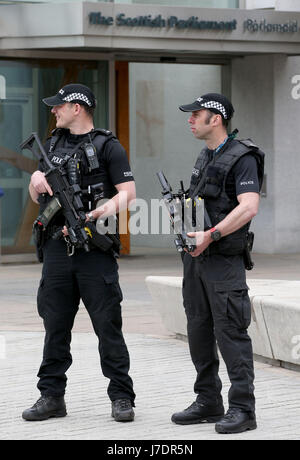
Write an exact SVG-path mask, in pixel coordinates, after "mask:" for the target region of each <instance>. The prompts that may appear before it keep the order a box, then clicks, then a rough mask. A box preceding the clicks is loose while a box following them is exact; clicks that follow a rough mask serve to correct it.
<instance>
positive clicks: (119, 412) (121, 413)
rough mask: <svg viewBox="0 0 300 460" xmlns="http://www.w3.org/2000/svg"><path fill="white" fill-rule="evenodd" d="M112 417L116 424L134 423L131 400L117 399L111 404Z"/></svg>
mask: <svg viewBox="0 0 300 460" xmlns="http://www.w3.org/2000/svg"><path fill="white" fill-rule="evenodd" d="M111 410H112V412H111V416H112V417H113V418H114V419H115V421H116V422H132V421H133V419H134V411H133V408H132V404H131V401H130V399H116V400H115V401H112V403H111Z"/></svg>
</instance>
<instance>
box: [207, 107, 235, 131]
mask: <svg viewBox="0 0 300 460" xmlns="http://www.w3.org/2000/svg"><path fill="white" fill-rule="evenodd" d="M207 112H208V115H207V117H206V120H205V123H206V124H207V125H208V123H209V122H210V120H211V118H212V116H213V115H219V114H218V113H215V112H212V111H211V110H209V109H208V110H207ZM220 116H221V119H222V125H223V126H224V127H225V128H228V125H229V120H225V118H223V117H222V115H220Z"/></svg>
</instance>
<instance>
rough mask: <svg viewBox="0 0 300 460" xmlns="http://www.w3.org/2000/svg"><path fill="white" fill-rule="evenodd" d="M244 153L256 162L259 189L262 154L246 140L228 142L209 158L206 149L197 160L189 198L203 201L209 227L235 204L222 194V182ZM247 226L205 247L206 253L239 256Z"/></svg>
mask: <svg viewBox="0 0 300 460" xmlns="http://www.w3.org/2000/svg"><path fill="white" fill-rule="evenodd" d="M246 154H251V155H253V156H254V157H255V159H256V161H257V171H258V180H259V187H260V189H261V186H262V182H263V176H264V153H263V152H262V151H261V150H260V149H259V148H258V147H257V146H256V145H255V144H253V142H252V141H251V140H250V139H245V140H236V139H229V140H228V141H227V142H226V144H225V145H224V146H223V147H222V148H221V149H220V151H219V152H218V153H215V154H214V156H213V158H212V159H211V158H210V155H209V151H208V148H207V147H205V148H204V149H203V150H202V151H201V153H200V155H199V157H198V159H197V162H196V164H195V167H194V174H193V177H192V180H191V184H190V189H189V196H190V197H191V198H194V197H195V196H199V197H201V198H203V199H204V203H205V208H206V210H207V212H208V214H209V217H210V219H211V223H212V226H213V227H214V226H215V225H217V224H218V223H219V222H220V221H221V220H223V219H224V218H225V217H226V216H227V215H228V214H229V213H230V212H231V211H232V210H233V209H234V208H235V207H236V206H237V205H238V201H237V199H236V197H235V198H234V199H233V198H231V197H229V196H228V194H227V193H226V180H227V177H228V173H229V172H230V170H231V169H232V167H233V166H234V165H235V164H236V162H237V161H238V160H239V159H240V158H241V157H242V156H244V155H246ZM250 223H251V222H248V223H247V224H246V225H244V226H243V227H241V228H240V229H238V230H236V231H235V232H233V233H231V234H230V235H227V236H225V237H223V238H221V239H220V240H219V241H217V242H212V243H211V244H210V245H209V253H211V254H224V255H237V254H242V253H243V251H244V249H245V245H246V235H247V231H248V230H249V227H250ZM207 228H208V227H206V228H205V229H207Z"/></svg>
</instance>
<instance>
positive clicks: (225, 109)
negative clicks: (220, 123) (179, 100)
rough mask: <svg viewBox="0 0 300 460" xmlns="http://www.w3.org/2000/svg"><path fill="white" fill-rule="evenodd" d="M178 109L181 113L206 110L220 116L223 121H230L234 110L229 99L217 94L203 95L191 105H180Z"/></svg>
mask: <svg viewBox="0 0 300 460" xmlns="http://www.w3.org/2000/svg"><path fill="white" fill-rule="evenodd" d="M179 109H180V110H182V111H183V112H196V111H197V110H203V109H207V110H210V111H211V112H214V113H217V114H219V115H221V116H222V117H223V118H224V120H230V118H232V116H233V112H234V108H233V106H232V104H231V102H230V101H229V99H227V97H225V96H223V95H222V94H218V93H207V94H204V95H203V96H201V97H198V99H196V101H195V102H192V103H191V104H187V105H181V106H180V107H179Z"/></svg>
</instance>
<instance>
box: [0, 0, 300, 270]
mask: <svg viewBox="0 0 300 460" xmlns="http://www.w3.org/2000/svg"><path fill="white" fill-rule="evenodd" d="M298 3H299V2H297V1H296V0H290V1H288V0H285V1H284V0H261V1H259V2H258V1H255V0H249V1H247V0H243V1H238V0H220V1H216V0H185V1H183V0H176V1H168V0H151V2H150V1H146V0H138V1H134V0H132V1H129V0H128V1H121V0H118V3H117V2H111V1H110V2H84V1H77V2H76V1H74V0H73V1H69V2H68V1H65V2H64V3H61V2H58V1H55V0H52V1H45V2H41V1H40V0H39V1H38V2H36V4H35V2H33V1H32V0H31V2H30V3H26V2H23V1H22V2H18V1H11V2H10V1H7V4H1V5H0V13H1V15H0V18H1V19H0V187H1V188H2V189H3V190H4V193H5V194H4V196H3V197H2V198H0V207H1V256H0V257H1V260H2V261H4V262H5V261H9V260H30V258H33V257H34V248H33V245H32V239H31V227H32V222H33V220H34V218H35V217H36V215H37V207H36V205H35V204H33V203H32V202H31V200H30V198H29V196H28V183H29V180H30V174H31V173H32V172H33V171H34V170H35V168H36V164H37V163H36V159H34V158H33V157H32V156H31V154H30V152H27V151H25V152H24V151H23V152H22V151H21V150H20V143H21V142H22V140H24V139H25V138H26V137H28V135H29V134H30V133H31V132H32V131H35V132H38V133H39V135H40V137H41V138H42V139H45V138H46V137H47V136H48V134H49V132H51V130H52V129H53V128H54V126H55V125H54V120H53V118H52V117H51V116H50V117H49V115H50V111H49V108H47V107H46V106H44V104H42V103H41V99H42V98H43V97H46V96H49V95H52V94H54V93H56V92H57V90H58V89H59V88H61V87H62V86H63V85H64V84H67V83H69V82H80V83H84V84H86V85H88V86H90V87H91V88H92V89H93V91H94V92H95V94H96V97H97V100H98V105H97V111H96V117H95V123H96V125H97V127H103V128H108V129H111V130H112V131H113V132H115V133H116V134H117V135H118V137H119V139H120V141H121V142H122V144H123V145H124V146H125V147H126V149H127V151H128V154H129V156H130V162H131V166H132V169H133V172H134V176H135V179H136V184H137V194H138V197H140V198H143V199H144V200H146V202H147V203H148V205H149V206H148V208H149V216H148V217H149V218H148V222H145V221H144V222H143V224H141V225H140V230H141V231H140V232H139V231H135V232H133V233H132V234H131V235H130V236H129V235H127V236H126V235H124V236H123V237H122V243H123V247H124V252H127V253H129V252H130V245H131V246H149V247H172V245H173V242H172V240H173V237H172V236H170V235H161V229H160V228H159V227H157V225H156V224H154V223H153V219H151V199H153V198H160V188H159V184H158V182H157V179H156V174H155V173H156V172H157V171H159V170H164V172H165V173H166V175H167V176H168V179H169V181H170V182H171V183H172V185H173V188H174V189H176V188H177V187H179V181H180V180H183V182H184V184H185V186H186V187H187V186H188V182H189V178H190V174H191V170H192V168H193V165H194V163H195V160H196V157H197V154H198V152H199V150H200V148H201V145H200V142H199V141H196V140H195V139H194V138H193V136H192V135H191V133H190V132H189V128H188V124H187V115H186V114H183V113H182V112H180V111H179V110H178V106H179V105H181V104H185V103H189V102H192V101H193V100H195V99H196V98H197V97H199V96H201V94H204V93H206V92H223V93H224V94H226V95H227V96H228V97H229V98H231V100H232V102H233V105H234V107H235V116H234V119H233V121H232V124H231V128H232V129H234V128H238V129H239V136H240V137H241V138H245V137H250V138H252V139H253V141H254V142H255V143H257V144H258V145H259V146H260V147H261V149H262V150H264V151H265V153H266V177H265V182H264V192H263V196H262V199H261V207H260V211H259V214H258V215H257V216H256V218H255V221H254V222H253V229H254V231H255V234H256V236H255V251H256V252H261V253H271V254H272V253H284V252H299V251H300V233H299V231H298V228H299V224H300V212H299V211H300V204H299V203H300V200H299V199H298V194H299V192H298V182H299V180H298V176H299V173H300V158H299V154H298V146H299V144H300V133H299V129H298V126H297V125H298V123H299V121H298V120H300V101H299V99H300V57H299V54H300V5H298ZM297 10H298V11H297ZM135 223H136V222H135ZM137 228H138V225H135V229H137Z"/></svg>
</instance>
